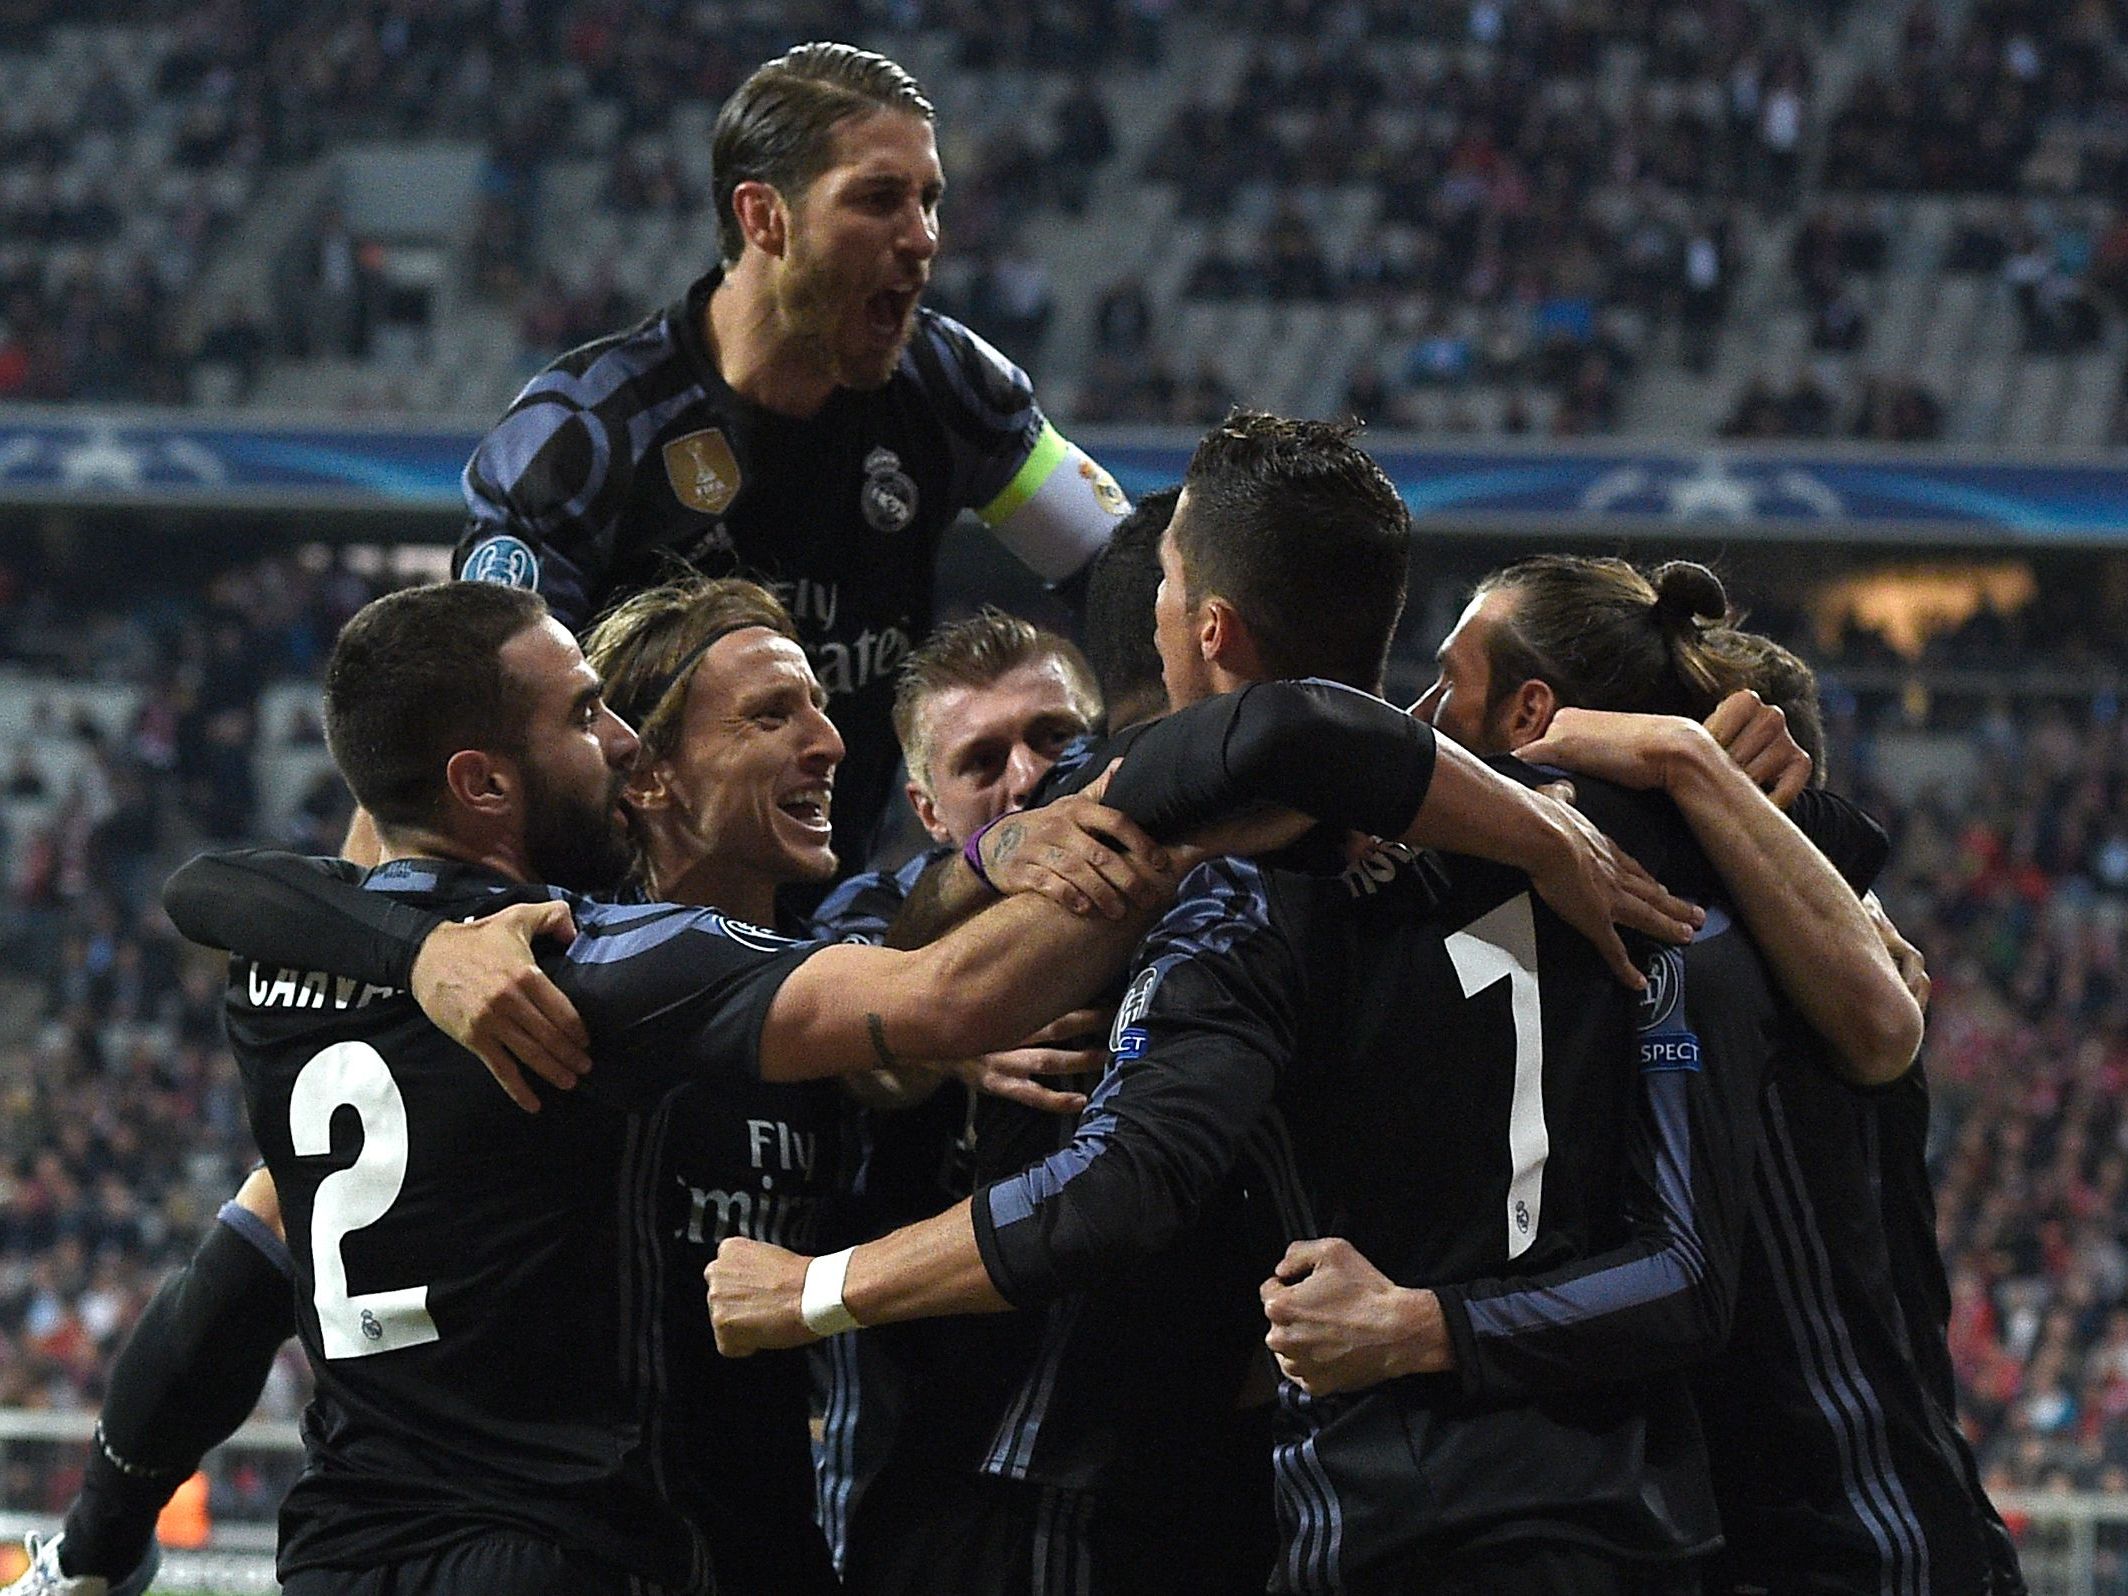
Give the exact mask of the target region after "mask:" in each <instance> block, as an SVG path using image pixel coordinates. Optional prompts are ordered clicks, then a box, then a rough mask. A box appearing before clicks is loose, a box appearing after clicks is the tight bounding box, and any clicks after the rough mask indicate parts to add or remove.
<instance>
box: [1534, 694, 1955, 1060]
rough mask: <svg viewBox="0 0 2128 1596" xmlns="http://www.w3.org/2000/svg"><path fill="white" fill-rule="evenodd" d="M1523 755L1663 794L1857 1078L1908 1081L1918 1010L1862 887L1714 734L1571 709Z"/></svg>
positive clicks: (1800, 1004) (1734, 703) (1748, 706)
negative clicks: (1865, 906)
mask: <svg viewBox="0 0 2128 1596" xmlns="http://www.w3.org/2000/svg"><path fill="white" fill-rule="evenodd" d="M1747 701H1748V702H1747ZM1754 706H1758V699H1757V697H1756V695H1754V694H1749V693H1740V694H1736V695H1734V696H1732V697H1731V698H1730V699H1727V700H1725V701H1724V703H1723V706H1722V709H1723V711H1727V712H1729V713H1731V714H1736V715H1743V714H1747V713H1750V712H1751V711H1752V710H1753V708H1754ZM1521 753H1522V756H1523V757H1524V758H1525V759H1528V760H1531V761H1532V762H1535V763H1546V764H1556V765H1563V766H1566V767H1567V768H1569V769H1575V770H1585V771H1588V772H1590V773H1591V774H1593V775H1599V776H1605V777H1608V778H1609V779H1611V780H1613V781H1617V782H1621V783H1623V784H1624V785H1627V786H1636V787H1661V788H1662V789H1663V790H1664V791H1665V792H1667V793H1668V794H1669V795H1670V797H1671V798H1672V799H1673V800H1674V801H1675V802H1676V804H1677V806H1678V808H1679V809H1680V810H1681V811H1682V812H1683V813H1684V816H1685V819H1686V821H1687V823H1688V824H1689V825H1690V826H1691V827H1692V832H1693V835H1694V836H1695V837H1696V838H1697V839H1698V840H1699V844H1700V847H1701V848H1702V849H1704V850H1705V852H1706V855H1707V858H1708V860H1709V862H1710V863H1712V864H1713V866H1714V868H1715V869H1716V870H1717V871H1719V872H1720V874H1721V877H1722V880H1723V881H1724V883H1726V885H1727V886H1728V888H1729V891H1730V893H1731V894H1732V895H1733V896H1734V897H1735V899H1736V904H1737V908H1738V910H1739V912H1740V913H1741V914H1742V915H1743V917H1744V921H1745V923H1746V924H1747V925H1748V926H1749V927H1750V928H1751V932H1752V935H1753V937H1754V938H1755V939H1756V940H1757V942H1758V944H1759V947H1760V949H1761V950H1762V951H1763V952H1764V954H1765V957H1766V961H1767V964H1768V966H1769V967H1770V968H1771V969H1772V971H1773V974H1774V978H1775V980H1776V981H1777V982H1778V983H1779V985H1780V987H1781V990H1782V991H1783V992H1784V993H1785V994H1786V995H1787V996H1788V998H1789V1001H1791V1002H1792V1003H1794V1004H1795V1006H1796V1008H1797V1009H1798V1010H1799V1011H1800V1012H1801V1013H1802V1015H1803V1017H1804V1018H1805V1019H1807V1020H1808V1021H1809V1022H1810V1024H1811V1026H1812V1027H1813V1028H1814V1029H1815V1030H1816V1031H1817V1032H1818V1033H1819V1034H1820V1035H1821V1036H1823V1037H1824V1038H1825V1039H1826V1041H1828V1042H1830V1043H1831V1044H1832V1046H1833V1048H1834V1049H1835V1050H1836V1051H1837V1052H1838V1054H1839V1056H1840V1058H1841V1059H1843V1060H1844V1061H1845V1063H1846V1065H1847V1069H1848V1076H1849V1078H1850V1079H1851V1080H1852V1081H1854V1082H1855V1083H1856V1084H1857V1085H1882V1084H1883V1083H1885V1082H1887V1081H1893V1080H1897V1079H1898V1078H1899V1077H1900V1076H1901V1075H1903V1074H1905V1073H1906V1070H1907V1069H1908V1067H1909V1066H1910V1065H1912V1063H1913V1061H1914V1055H1915V1053H1916V1052H1917V1051H1919V1049H1920V1046H1921V1033H1922V1018H1921V1008H1920V1005H1919V1004H1917V1003H1916V1002H1915V1001H1914V998H1913V994H1912V993H1910V992H1909V991H1908V990H1907V988H1906V984H1905V982H1903V981H1902V980H1901V979H1900V977H1899V972H1898V970H1897V968H1896V967H1895V966H1894V965H1893V963H1892V960H1891V955H1890V954H1889V953H1888V952H1887V951H1886V948H1885V945H1884V942H1883V940H1882V938H1880V937H1879V936H1878V935H1877V932H1876V929H1875V928H1874V927H1873V926H1872V925H1871V924H1870V922H1869V919H1868V916H1867V915H1866V914H1865V913H1864V911H1863V908H1862V903H1861V900H1860V899H1859V898H1858V897H1857V896H1856V894H1855V889H1854V888H1853V887H1852V886H1850V885H1849V884H1848V883H1847V882H1846V881H1845V880H1844V879H1842V877H1841V875H1840V873H1839V871H1837V870H1836V869H1834V868H1833V865H1832V863H1831V862H1830V861H1829V860H1828V859H1827V858H1826V857H1825V855H1824V854H1823V853H1821V852H1819V851H1818V849H1817V848H1816V847H1815V846H1814V845H1813V844H1812V843H1811V841H1810V839H1809V838H1808V837H1806V836H1804V835H1803V833H1802V832H1801V831H1799V830H1798V829H1797V828H1796V826H1795V825H1794V823H1793V822H1791V821H1790V820H1789V819H1788V817H1787V816H1786V815H1784V814H1782V813H1781V812H1780V810H1779V809H1777V808H1775V807H1774V804H1773V801H1772V800H1771V799H1770V798H1768V797H1767V795H1766V794H1765V793H1764V792H1762V791H1761V790H1760V789H1759V787H1758V786H1757V784H1756V783H1754V782H1753V780H1752V778H1751V776H1750V775H1749V774H1748V773H1747V772H1746V771H1745V770H1743V769H1742V768H1740V767H1739V766H1738V765H1737V764H1735V763H1734V762H1733V761H1732V760H1731V759H1730V758H1729V757H1728V755H1727V754H1725V753H1724V752H1723V750H1722V746H1721V743H1720V742H1719V741H1718V740H1717V735H1716V734H1714V733H1711V732H1710V731H1709V729H1708V728H1707V727H1703V726H1701V725H1699V724H1698V723H1697V722H1694V721H1690V720H1685V719H1683V718H1681V717H1674V716H1641V715H1615V714H1608V713H1605V712H1602V711H1597V710H1582V709H1566V710H1561V711H1560V712H1559V713H1558V714H1557V715H1556V716H1555V717H1554V718H1553V720H1552V724H1551V729H1550V730H1549V731H1548V732H1547V733H1546V734H1545V735H1544V737H1543V738H1541V739H1540V740H1539V741H1537V742H1535V743H1532V744H1530V745H1529V746H1528V747H1526V748H1524V749H1522V750H1521Z"/></svg>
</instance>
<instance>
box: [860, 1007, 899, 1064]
mask: <svg viewBox="0 0 2128 1596" xmlns="http://www.w3.org/2000/svg"><path fill="white" fill-rule="evenodd" d="M864 1020H865V1029H866V1030H867V1031H869V1032H871V1034H872V1056H873V1057H874V1058H876V1059H878V1060H879V1067H880V1068H881V1069H883V1070H898V1069H900V1068H901V1067H902V1062H901V1060H900V1059H899V1058H897V1057H895V1056H894V1049H892V1048H891V1047H889V1046H887V1022H886V1021H885V1020H883V1019H881V1018H880V1017H879V1016H878V1015H876V1014H872V1013H869V1012H868V1013H867V1014H866V1015H865V1017H864Z"/></svg>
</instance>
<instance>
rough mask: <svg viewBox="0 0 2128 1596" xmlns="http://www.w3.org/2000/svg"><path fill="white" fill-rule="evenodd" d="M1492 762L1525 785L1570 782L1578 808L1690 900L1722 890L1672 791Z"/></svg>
mask: <svg viewBox="0 0 2128 1596" xmlns="http://www.w3.org/2000/svg"><path fill="white" fill-rule="evenodd" d="M1486 763H1487V764H1489V765H1491V766H1492V767H1493V768H1494V769H1496V770H1498V771H1500V772H1501V773H1502V774H1504V775H1507V776H1509V777H1511V778H1513V779H1514V780H1516V781H1520V782H1522V783H1523V784H1524V785H1525V786H1530V787H1541V786H1544V785H1546V784H1548V783H1551V782H1559V781H1564V782H1567V783H1569V784H1570V785H1571V786H1572V788H1573V803H1574V807H1575V808H1576V809H1578V810H1579V811H1580V812H1581V813H1582V814H1583V815H1585V816H1586V817H1587V818H1588V819H1589V821H1590V822H1591V823H1592V824H1593V825H1594V826H1595V827H1596V829H1597V830H1598V831H1601V832H1602V833H1603V834H1604V835H1605V836H1606V837H1609V838H1610V839H1611V840H1612V841H1613V842H1615V843H1617V844H1618V846H1619V847H1621V848H1623V849H1624V850H1625V851H1626V852H1627V853H1629V854H1631V855H1632V856H1633V858H1635V859H1636V860H1638V861H1639V862H1640V863H1641V864H1642V865H1644V866H1645V867H1646V868H1647V870H1648V872H1649V873H1650V874H1651V875H1653V876H1655V877H1656V879H1658V880H1659V881H1661V882H1662V883H1663V885H1664V886H1666V887H1668V888H1670V890H1671V891H1673V892H1676V893H1679V894H1681V895H1682V896H1685V897H1688V898H1704V897H1705V896H1707V895H1708V894H1709V893H1711V892H1713V891H1714V890H1715V889H1716V880H1715V877H1714V873H1713V871H1712V868H1711V867H1710V866H1709V865H1708V863H1707V860H1706V856H1705V855H1704V854H1703V853H1701V851H1700V847H1699V844H1698V842H1697V841H1695V840H1694V838H1693V836H1692V828H1691V827H1690V826H1689V825H1687V824H1686V822H1685V818H1684V816H1683V814H1682V813H1680V812H1679V810H1678V807H1677V805H1676V804H1674V803H1672V802H1671V801H1670V799H1669V797H1668V795H1667V794H1664V793H1660V792H1651V791H1647V790H1644V789H1640V788H1634V787H1622V786H1620V785H1619V784H1618V783H1616V782H1611V781H1605V780H1603V779H1602V778H1601V777H1596V776H1586V775H1579V774H1576V773H1573V772H1570V771H1564V770H1558V769H1554V768H1550V767H1540V766H1535V765H1529V764H1525V763H1524V762H1523V761H1521V760H1519V759H1515V758H1513V757H1511V756H1510V757H1501V758H1495V759H1488V760H1487V761H1486Z"/></svg>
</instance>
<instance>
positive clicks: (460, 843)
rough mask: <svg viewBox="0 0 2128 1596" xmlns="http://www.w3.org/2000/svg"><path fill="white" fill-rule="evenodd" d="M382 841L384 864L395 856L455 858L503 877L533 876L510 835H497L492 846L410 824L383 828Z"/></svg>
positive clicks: (381, 860)
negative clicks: (404, 826) (394, 827)
mask: <svg viewBox="0 0 2128 1596" xmlns="http://www.w3.org/2000/svg"><path fill="white" fill-rule="evenodd" d="M378 840H379V841H380V842H382V843H383V845H384V846H383V850H382V852H380V853H379V854H378V856H377V861H378V863H380V864H389V863H390V862H391V861H392V860H394V859H455V860H457V861H458V862H459V863H461V864H469V865H479V866H480V867H481V868H483V869H486V870H492V871H494V872H495V873H496V874H497V875H499V876H508V877H509V878H510V879H511V880H512V881H530V880H531V879H532V871H531V867H530V865H529V864H528V863H527V861H526V859H525V852H524V847H523V845H522V844H521V843H519V842H517V841H515V840H513V839H511V838H508V837H501V838H496V839H494V840H493V841H492V842H491V843H490V844H489V845H487V846H482V845H481V844H479V843H474V842H468V841H466V840H464V839H462V838H459V837H453V836H450V835H448V834H447V833H445V832H441V831H430V830H426V829H422V828H419V827H413V826H409V827H406V828H404V829H394V830H392V831H389V832H386V831H384V830H382V829H381V828H380V829H379V831H378Z"/></svg>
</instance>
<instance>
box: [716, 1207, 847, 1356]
mask: <svg viewBox="0 0 2128 1596" xmlns="http://www.w3.org/2000/svg"><path fill="white" fill-rule="evenodd" d="M812 1261H813V1260H812V1259H810V1258H806V1257H802V1256H801V1255H799V1254H798V1253H795V1252H786V1251H784V1250H783V1248H781V1247H771V1246H770V1245H769V1244H768V1243H767V1242H765V1241H751V1240H749V1239H748V1238H746V1237H745V1236H726V1237H725V1238H724V1240H723V1241H721V1242H719V1243H718V1244H717V1256H716V1257H715V1258H713V1259H711V1260H710V1265H709V1267H708V1268H707V1269H705V1270H703V1271H702V1278H703V1280H704V1281H705V1282H707V1284H708V1287H709V1322H710V1324H711V1326H712V1327H713V1328H714V1329H715V1330H716V1332H717V1350H718V1351H719V1352H721V1353H723V1354H724V1355H725V1356H726V1357H727V1358H744V1357H747V1356H750V1355H751V1354H753V1353H756V1352H767V1351H771V1350H773V1349H775V1348H777V1347H804V1346H810V1345H812V1343H814V1342H815V1341H818V1340H819V1339H820V1337H818V1336H816V1335H814V1334H813V1332H812V1331H810V1330H808V1329H807V1328H806V1327H805V1320H804V1319H803V1318H802V1317H801V1316H800V1304H801V1303H802V1302H803V1301H804V1293H805V1266H806V1265H807V1264H809V1263H811V1262H812Z"/></svg>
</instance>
